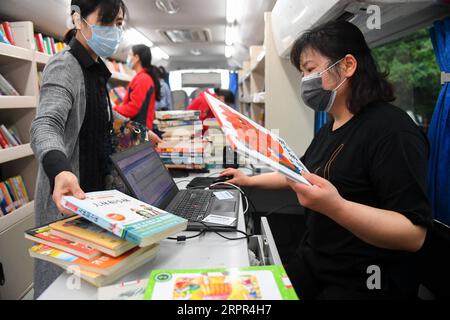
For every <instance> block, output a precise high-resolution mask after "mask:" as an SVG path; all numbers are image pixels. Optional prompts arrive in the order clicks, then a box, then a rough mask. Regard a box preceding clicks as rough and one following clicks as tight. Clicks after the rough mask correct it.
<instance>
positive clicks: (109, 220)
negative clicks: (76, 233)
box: [61, 190, 187, 247]
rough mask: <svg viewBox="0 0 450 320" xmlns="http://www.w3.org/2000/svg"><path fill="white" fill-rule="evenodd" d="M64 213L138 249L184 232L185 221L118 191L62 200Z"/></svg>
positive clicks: (67, 197)
mask: <svg viewBox="0 0 450 320" xmlns="http://www.w3.org/2000/svg"><path fill="white" fill-rule="evenodd" d="M61 204H62V206H63V207H65V208H66V209H68V210H70V211H72V212H73V213H76V214H78V215H80V216H82V217H84V218H85V219H87V220H89V221H91V222H93V223H95V224H97V225H99V226H100V227H102V228H104V229H106V230H108V231H110V232H112V233H113V234H115V235H117V236H119V237H120V238H122V239H125V240H128V241H131V242H133V243H135V244H137V245H138V246H140V247H146V246H149V245H152V244H154V243H158V242H160V241H161V240H163V239H165V238H167V237H169V236H171V235H173V234H176V233H179V232H181V231H184V230H186V227H187V220H186V219H183V218H181V217H179V216H176V215H174V214H171V213H168V212H166V211H164V210H161V209H158V208H156V207H153V206H151V205H149V204H146V203H144V202H142V201H139V200H137V199H135V198H132V197H130V196H128V195H126V194H124V193H122V192H120V191H117V190H110V191H100V192H91V193H87V194H86V199H84V200H80V199H77V198H75V197H69V196H65V197H63V199H62V201H61Z"/></svg>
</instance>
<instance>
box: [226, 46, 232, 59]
mask: <svg viewBox="0 0 450 320" xmlns="http://www.w3.org/2000/svg"><path fill="white" fill-rule="evenodd" d="M233 54H234V48H233V47H232V46H226V47H225V58H227V59H228V58H231V57H232V56H233Z"/></svg>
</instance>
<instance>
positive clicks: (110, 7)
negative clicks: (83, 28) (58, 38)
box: [64, 0, 127, 43]
mask: <svg viewBox="0 0 450 320" xmlns="http://www.w3.org/2000/svg"><path fill="white" fill-rule="evenodd" d="M71 6H72V12H71V13H70V14H71V15H73V14H74V13H75V12H76V11H75V10H74V8H75V7H76V8H77V10H79V11H80V12H79V14H80V15H81V17H83V18H86V17H87V16H89V15H90V14H91V13H92V12H94V11H95V10H97V9H98V8H100V12H99V21H100V22H102V23H104V24H109V23H111V22H113V21H114V20H115V19H116V17H117V15H118V14H119V12H120V10H121V9H122V11H123V14H124V15H126V13H127V7H126V5H125V3H124V2H123V0H72V2H71ZM76 32H77V30H76V29H72V30H69V31H68V32H67V34H66V36H65V38H64V42H66V43H69V42H70V40H72V38H73V37H74V36H75V34H76Z"/></svg>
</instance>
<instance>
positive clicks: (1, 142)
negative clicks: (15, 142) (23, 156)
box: [0, 130, 10, 149]
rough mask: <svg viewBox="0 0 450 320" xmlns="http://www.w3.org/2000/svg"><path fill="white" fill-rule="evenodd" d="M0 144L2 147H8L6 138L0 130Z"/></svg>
mask: <svg viewBox="0 0 450 320" xmlns="http://www.w3.org/2000/svg"><path fill="white" fill-rule="evenodd" d="M0 145H1V146H2V147H3V148H4V149H7V148H9V147H10V146H9V144H8V141H7V140H6V138H5V137H4V136H3V133H2V132H1V130H0Z"/></svg>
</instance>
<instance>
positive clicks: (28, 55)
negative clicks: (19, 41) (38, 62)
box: [0, 43, 33, 64]
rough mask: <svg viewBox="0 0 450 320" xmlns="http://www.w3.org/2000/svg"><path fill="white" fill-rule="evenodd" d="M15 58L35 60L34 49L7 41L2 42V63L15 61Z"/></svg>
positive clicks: (0, 47)
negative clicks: (7, 42)
mask: <svg viewBox="0 0 450 320" xmlns="http://www.w3.org/2000/svg"><path fill="white" fill-rule="evenodd" d="M14 60H19V61H20V60H22V61H29V62H31V61H33V51H31V50H29V49H24V48H21V47H17V46H13V45H10V44H6V43H0V63H2V64H3V63H8V62H14Z"/></svg>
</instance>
